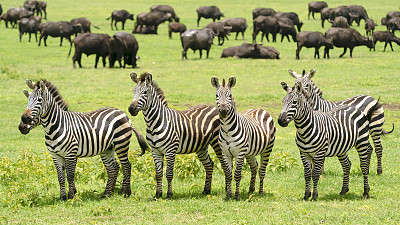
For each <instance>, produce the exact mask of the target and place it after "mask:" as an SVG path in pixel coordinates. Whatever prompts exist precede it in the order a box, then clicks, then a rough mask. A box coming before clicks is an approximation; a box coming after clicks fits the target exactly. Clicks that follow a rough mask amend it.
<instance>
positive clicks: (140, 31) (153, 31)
mask: <svg viewBox="0 0 400 225" xmlns="http://www.w3.org/2000/svg"><path fill="white" fill-rule="evenodd" d="M132 34H157V31H156V28H155V27H154V26H148V27H147V26H144V27H142V29H140V27H137V28H136V29H135V28H133V31H132Z"/></svg>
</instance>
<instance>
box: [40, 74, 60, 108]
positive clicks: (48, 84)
mask: <svg viewBox="0 0 400 225" xmlns="http://www.w3.org/2000/svg"><path fill="white" fill-rule="evenodd" d="M41 81H43V83H44V84H45V85H46V87H47V89H48V90H49V92H50V94H51V96H52V97H53V99H54V100H55V101H56V102H57V104H58V105H59V106H60V108H61V109H63V110H65V111H68V104H67V102H66V101H65V100H64V99H63V97H62V96H61V95H60V93H59V91H58V88H57V87H56V86H54V85H53V84H52V83H51V82H50V81H47V80H45V79H44V80H41ZM35 87H38V88H39V87H40V81H38V82H36V84H35Z"/></svg>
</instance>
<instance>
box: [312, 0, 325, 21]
mask: <svg viewBox="0 0 400 225" xmlns="http://www.w3.org/2000/svg"><path fill="white" fill-rule="evenodd" d="M326 7H328V4H327V3H326V2H324V1H316V2H310V3H308V19H310V14H312V17H313V19H315V17H314V13H320V12H321V10H322V9H323V8H326Z"/></svg>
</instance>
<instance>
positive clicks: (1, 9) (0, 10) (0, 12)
mask: <svg viewBox="0 0 400 225" xmlns="http://www.w3.org/2000/svg"><path fill="white" fill-rule="evenodd" d="M2 14H3V7H1V4H0V16H1V15H2Z"/></svg>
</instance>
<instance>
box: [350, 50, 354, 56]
mask: <svg viewBox="0 0 400 225" xmlns="http://www.w3.org/2000/svg"><path fill="white" fill-rule="evenodd" d="M353 49H354V48H350V58H352V57H353Z"/></svg>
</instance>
